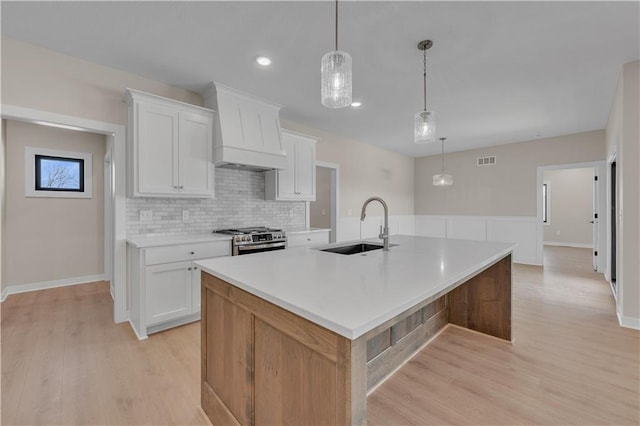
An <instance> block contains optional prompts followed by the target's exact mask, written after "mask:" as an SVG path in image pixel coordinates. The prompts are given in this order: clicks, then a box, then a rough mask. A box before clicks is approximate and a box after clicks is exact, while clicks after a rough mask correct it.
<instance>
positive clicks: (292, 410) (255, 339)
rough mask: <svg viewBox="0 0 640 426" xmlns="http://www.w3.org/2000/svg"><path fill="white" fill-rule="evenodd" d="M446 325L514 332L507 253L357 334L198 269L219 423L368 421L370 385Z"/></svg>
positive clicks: (209, 391)
mask: <svg viewBox="0 0 640 426" xmlns="http://www.w3.org/2000/svg"><path fill="white" fill-rule="evenodd" d="M448 323H452V324H456V325H458V326H461V327H466V328H469V329H472V330H475V331H479V332H482V333H486V334H490V335H492V336H495V337H498V338H501V339H504V340H507V341H510V340H511V255H507V256H505V257H503V258H502V259H500V260H498V261H497V262H495V263H493V264H492V265H490V266H489V267H487V268H485V269H484V270H482V271H479V272H478V273H477V274H476V275H474V276H473V277H471V278H468V279H466V280H465V281H463V282H461V283H460V284H459V285H458V286H456V287H455V288H454V289H453V290H451V291H449V292H448V293H446V294H436V295H434V296H433V297H432V298H430V299H428V300H425V301H424V302H422V303H420V304H418V305H417V306H414V307H413V308H411V309H409V310H407V311H405V312H403V313H402V314H400V315H398V316H396V317H395V318H392V319H390V320H389V321H387V322H385V323H383V324H381V325H380V326H378V327H375V328H374V329H372V330H370V331H369V332H367V333H365V334H364V335H362V336H360V337H358V338H357V339H355V340H351V339H348V338H346V337H344V336H341V335H339V334H337V333H335V332H333V331H330V330H328V329H326V328H324V327H321V326H319V325H317V324H315V323H313V322H311V321H309V320H307V319H304V318H302V317H300V316H298V315H296V314H293V313H291V312H289V311H287V310H285V309H282V308H280V307H278V306H276V305H274V304H272V303H270V302H267V301H265V300H263V299H261V298H259V297H257V296H254V295H252V294H250V293H248V292H246V291H244V290H241V289H239V288H238V287H235V286H233V285H232V284H229V283H227V282H225V281H223V280H220V279H218V278H216V277H214V276H212V275H210V274H208V273H206V272H203V273H202V342H201V345H202V401H201V402H202V407H203V409H204V411H205V413H206V414H207V416H208V417H209V419H210V420H211V422H212V423H213V424H214V425H219V424H224V425H230V424H241V425H262V424H296V425H302V424H305V425H306V424H331V425H350V424H351V425H355V424H358V425H360V424H366V421H367V419H366V417H367V392H368V391H369V390H371V389H372V388H374V387H375V386H376V385H377V384H379V383H380V382H381V381H382V380H384V379H385V378H386V377H387V376H388V375H389V374H391V373H392V372H393V371H395V369H396V368H397V367H398V366H400V365H401V364H402V363H403V362H405V361H406V360H407V359H408V358H410V357H411V356H413V355H414V354H415V353H416V352H417V351H418V350H420V348H421V347H422V346H423V345H424V344H425V343H426V342H427V341H428V340H429V339H430V338H431V337H433V336H434V335H435V334H437V333H438V332H439V331H440V330H441V329H442V328H443V327H445V326H446V325H447V324H448Z"/></svg>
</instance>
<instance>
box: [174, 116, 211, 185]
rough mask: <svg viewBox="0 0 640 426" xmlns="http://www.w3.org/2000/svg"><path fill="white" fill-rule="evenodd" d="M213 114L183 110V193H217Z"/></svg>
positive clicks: (181, 123) (181, 143) (180, 180)
mask: <svg viewBox="0 0 640 426" xmlns="http://www.w3.org/2000/svg"><path fill="white" fill-rule="evenodd" d="M211 123H212V118H211V117H208V116H205V115H200V114H193V113H187V112H181V113H180V139H179V140H180V148H179V154H178V156H179V161H178V164H179V166H178V171H179V176H180V178H179V179H178V181H179V187H180V193H181V194H188V195H213V189H214V188H213V167H212V164H213V161H212V148H213V147H212V144H213V139H212V136H211V127H212V126H211Z"/></svg>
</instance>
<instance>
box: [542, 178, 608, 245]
mask: <svg viewBox="0 0 640 426" xmlns="http://www.w3.org/2000/svg"><path fill="white" fill-rule="evenodd" d="M594 173H595V169H593V168H591V167H585V168H580V169H560V170H545V172H544V175H543V180H544V182H545V183H548V190H549V222H548V224H545V225H544V226H543V228H544V242H545V244H547V243H551V244H555V245H568V246H573V247H593V225H592V224H591V223H590V221H591V220H593V176H594ZM603 224H604V223H603Z"/></svg>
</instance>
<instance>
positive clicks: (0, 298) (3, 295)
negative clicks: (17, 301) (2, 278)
mask: <svg viewBox="0 0 640 426" xmlns="http://www.w3.org/2000/svg"><path fill="white" fill-rule="evenodd" d="M8 295H9V290H8V289H6V288H3V289H2V293H0V302H4V301H5V299H6V298H7V296H8Z"/></svg>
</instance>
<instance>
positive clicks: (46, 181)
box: [25, 147, 92, 198]
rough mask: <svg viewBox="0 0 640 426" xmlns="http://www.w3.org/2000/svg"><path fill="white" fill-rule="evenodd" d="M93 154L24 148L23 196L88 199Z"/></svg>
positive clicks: (90, 193) (90, 187) (90, 195)
mask: <svg viewBox="0 0 640 426" xmlns="http://www.w3.org/2000/svg"><path fill="white" fill-rule="evenodd" d="M91 162H92V155H91V154H89V153H82V152H69V151H58V150H50V149H42V148H34V147H26V148H25V196H27V197H57V198H91V197H92V179H91Z"/></svg>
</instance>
